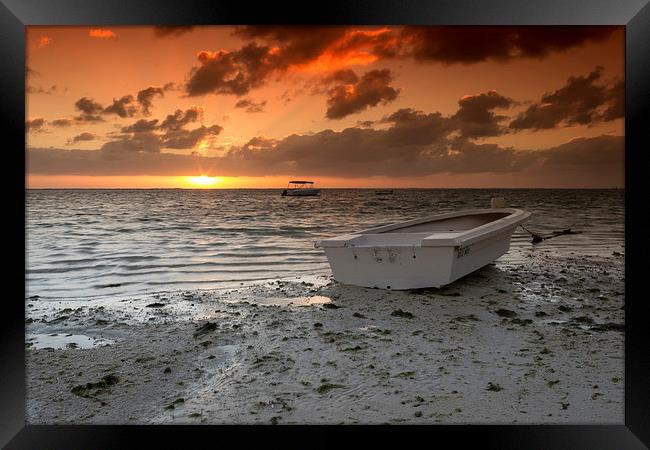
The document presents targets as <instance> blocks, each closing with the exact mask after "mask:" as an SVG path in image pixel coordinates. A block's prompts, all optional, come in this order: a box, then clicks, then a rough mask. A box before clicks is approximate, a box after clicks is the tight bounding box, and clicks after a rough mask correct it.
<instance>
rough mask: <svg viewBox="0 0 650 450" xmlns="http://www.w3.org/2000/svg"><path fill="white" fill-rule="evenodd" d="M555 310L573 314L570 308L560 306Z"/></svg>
mask: <svg viewBox="0 0 650 450" xmlns="http://www.w3.org/2000/svg"><path fill="white" fill-rule="evenodd" d="M557 309H558V310H559V311H562V312H573V308H571V307H570V306H564V305H560V306H558V307H557Z"/></svg>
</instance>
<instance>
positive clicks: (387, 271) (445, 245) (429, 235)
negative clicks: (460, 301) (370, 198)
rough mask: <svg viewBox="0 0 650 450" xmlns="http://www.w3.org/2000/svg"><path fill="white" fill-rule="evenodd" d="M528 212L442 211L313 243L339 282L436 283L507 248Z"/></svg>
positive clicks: (425, 285) (383, 286)
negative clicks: (320, 249) (434, 214)
mask: <svg viewBox="0 0 650 450" xmlns="http://www.w3.org/2000/svg"><path fill="white" fill-rule="evenodd" d="M529 215H530V213H527V212H525V211H521V210H513V209H493V210H476V211H468V212H461V213H446V214H442V215H439V216H434V217H430V218H425V219H416V220H412V221H408V222H403V223H398V224H391V225H385V226H382V227H379V228H374V229H370V230H364V231H361V232H358V233H353V234H348V235H342V236H337V237H333V238H328V239H324V240H322V241H319V242H317V243H316V246H317V247H320V248H323V250H324V251H325V255H326V256H327V260H328V262H329V264H330V267H331V269H332V274H333V276H334V279H335V280H336V281H338V282H340V283H343V284H352V285H356V286H364V287H369V288H381V289H395V290H405V289H420V288H429V287H436V288H438V287H441V286H444V285H446V284H449V283H452V282H454V281H456V280H458V279H459V278H462V277H464V276H466V275H468V274H470V273H472V272H474V271H475V270H478V269H480V268H481V267H484V266H485V265H487V264H490V263H491V262H492V261H494V260H495V259H497V258H499V257H501V256H502V255H503V254H505V253H506V252H508V250H509V249H510V240H511V238H512V234H513V233H514V231H515V229H516V227H517V226H518V225H519V224H520V223H521V222H523V221H524V220H525V219H526V218H527V217H528V216H529ZM450 228H451V229H450Z"/></svg>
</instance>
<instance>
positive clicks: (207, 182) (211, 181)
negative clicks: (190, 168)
mask: <svg viewBox="0 0 650 450" xmlns="http://www.w3.org/2000/svg"><path fill="white" fill-rule="evenodd" d="M186 181H187V182H188V183H189V184H190V185H192V186H198V187H212V186H215V185H218V184H221V183H222V182H223V178H221V177H209V176H207V175H201V176H198V177H187V178H186Z"/></svg>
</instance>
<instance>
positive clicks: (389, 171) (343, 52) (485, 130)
mask: <svg viewBox="0 0 650 450" xmlns="http://www.w3.org/2000/svg"><path fill="white" fill-rule="evenodd" d="M26 73H27V79H26V89H27V92H26V104H27V117H26V118H25V121H26V122H25V124H26V146H27V150H26V152H27V174H26V176H27V186H28V187H30V188H40V187H52V188H54V187H105V188H110V187H119V188H128V187H212V188H240V187H241V188H256V187H285V186H286V184H287V181H289V180H291V179H296V178H299V179H311V180H314V181H316V182H317V183H318V185H319V186H320V187H389V186H390V187H608V188H609V187H623V186H624V170H623V162H624V138H623V136H624V118H623V116H624V28H623V27H395V26H373V27H279V26H278V27H245V26H242V27H232V26H200V27H199V26H197V27H173V28H172V27H151V26H137V27H108V26H101V27H28V28H27V70H26Z"/></svg>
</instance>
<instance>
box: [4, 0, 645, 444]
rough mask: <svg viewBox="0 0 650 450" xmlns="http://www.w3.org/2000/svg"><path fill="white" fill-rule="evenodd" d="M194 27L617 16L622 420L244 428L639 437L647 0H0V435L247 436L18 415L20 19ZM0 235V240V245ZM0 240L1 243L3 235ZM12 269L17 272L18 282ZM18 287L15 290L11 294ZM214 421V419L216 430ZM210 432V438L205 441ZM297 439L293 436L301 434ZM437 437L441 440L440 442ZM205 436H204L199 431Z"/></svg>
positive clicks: (94, 439)
mask: <svg viewBox="0 0 650 450" xmlns="http://www.w3.org/2000/svg"><path fill="white" fill-rule="evenodd" d="M190 24H194V25H200V24H276V25H277V24H282V25H284V24H286V25H288V24H355V25H364V24H368V25H371V24H373V25H377V24H386V25H390V24H395V25H402V24H420V25H623V26H625V30H626V32H625V36H626V43H625V49H626V55H625V57H626V58H625V64H626V66H625V72H626V76H625V91H626V115H625V162H626V163H625V185H626V189H625V242H626V252H625V253H626V256H625V268H626V271H625V285H626V298H628V299H630V301H628V302H626V306H625V308H626V324H625V326H626V331H625V423H624V425H623V424H622V425H619V426H603V425H589V426H587V425H579V426H578V425H552V426H551V425H546V426H532V425H498V426H497V425H494V426H472V425H468V426H446V425H435V426H423V427H420V426H418V427H372V429H369V428H371V427H368V426H356V427H343V428H339V429H337V430H336V431H337V433H336V434H339V435H337V436H335V435H334V434H333V433H332V432H331V429H330V428H329V427H324V426H317V427H308V426H295V427H291V426H283V427H268V426H266V427H262V426H261V427H255V434H256V435H257V436H258V437H259V436H261V437H263V438H264V437H267V436H268V437H271V436H269V435H271V434H273V435H275V434H276V433H278V432H279V433H283V434H290V435H291V437H296V438H299V439H300V441H297V442H302V444H303V445H312V444H313V443H316V444H320V445H322V444H324V443H326V442H328V441H329V442H332V443H333V442H335V441H337V440H340V439H342V438H345V436H341V435H340V434H343V435H348V434H351V433H355V434H356V433H358V432H360V431H361V432H368V431H370V432H371V434H372V436H373V437H374V438H376V439H383V438H384V437H386V436H388V435H392V434H394V433H396V432H401V434H402V433H403V434H405V435H406V434H408V435H409V436H410V435H412V434H413V433H415V432H417V433H416V434H417V435H419V436H420V437H425V436H423V435H426V439H427V440H428V441H429V442H430V443H432V444H433V443H439V442H444V441H452V442H454V447H458V446H461V447H462V445H463V444H464V443H467V442H470V441H473V442H480V445H481V447H482V448H500V449H506V448H529V449H537V448H539V449H560V448H567V449H568V448H570V449H578V448H589V449H595V448H603V449H610V448H611V449H635V448H644V447H646V446H650V427H649V426H648V424H650V389H649V386H650V382H649V380H650V371H649V368H650V351H648V349H647V347H646V345H647V344H648V342H650V339H648V329H649V327H648V326H647V317H648V315H647V314H646V311H647V306H646V304H647V299H646V298H645V296H644V295H643V294H644V293H643V289H642V288H643V285H642V282H643V277H644V275H643V272H642V271H643V270H644V266H645V264H644V263H643V254H644V251H645V250H646V249H647V248H648V237H647V232H646V225H647V224H648V221H647V220H646V219H645V216H646V214H645V211H644V206H645V205H646V201H645V194H644V192H645V187H646V186H647V181H646V179H647V178H648V177H647V176H644V174H643V171H644V170H647V168H648V167H650V165H648V164H647V162H648V156H647V153H648V148H647V147H648V143H650V126H649V125H648V120H649V119H650V106H649V104H650V5H648V0H625V1H617V2H612V1H608V0H593V1H588V0H570V1H569V0H535V1H526V2H523V1H520V0H491V1H481V0H456V1H451V0H445V1H416V0H406V1H405V0H402V1H399V2H394V1H389V0H375V1H371V0H356V1H350V0H348V1H345V0H328V1H327V2H322V3H313V4H312V3H309V4H307V3H305V4H292V3H288V2H287V3H284V4H278V3H277V2H264V3H260V4H256V3H253V4H251V3H248V2H241V1H239V2H238V1H233V0H219V1H212V2H208V1H200V0H184V1H182V2H181V1H173V0H164V1H163V0H130V1H128V2H126V1H118V0H110V1H108V0H104V1H100V0H93V1H90V0H41V1H37V0H0V62H1V64H2V71H1V73H2V76H1V77H0V99H1V101H0V115H1V116H2V123H3V125H4V127H3V128H4V129H5V134H4V137H5V139H4V142H3V144H4V145H3V147H4V148H3V150H4V151H3V156H4V158H5V160H6V162H7V167H6V170H5V173H4V176H3V180H4V181H5V182H6V184H7V190H8V192H9V193H8V194H5V195H6V197H5V198H4V200H5V202H4V203H5V208H4V211H5V215H6V224H5V225H6V227H7V233H8V235H6V239H7V242H8V243H10V244H12V245H11V251H10V253H9V254H8V255H7V256H6V257H5V263H6V264H5V265H4V266H5V277H6V278H5V280H6V282H8V284H9V285H10V287H11V290H10V291H9V292H10V295H7V296H6V297H5V298H4V300H3V304H2V311H3V313H2V317H3V318H4V320H3V323H2V326H1V327H0V336H1V338H0V346H1V347H0V348H1V349H2V353H1V356H2V364H0V380H2V381H1V383H0V405H2V407H1V408H0V444H2V445H5V446H6V448H10V449H13V448H66V449H72V448H84V449H87V448H95V449H96V448H123V447H131V446H133V445H134V443H136V442H137V441H138V439H146V441H142V442H146V443H147V445H146V447H153V446H156V447H158V448H162V447H168V446H170V445H173V444H176V443H180V442H182V443H183V447H188V446H189V445H188V442H191V441H192V440H194V439H197V438H199V439H209V440H210V441H212V442H213V443H214V444H218V443H222V442H225V441H224V439H225V436H226V435H227V436H229V437H234V435H237V436H239V439H242V440H245V441H248V440H249V439H250V438H251V436H252V435H251V434H249V433H248V428H246V427H243V426H227V427H216V426H206V425H200V426H150V427H146V426H30V425H25V341H24V332H25V329H24V323H25V311H24V303H23V302H22V301H21V300H20V299H24V298H25V297H24V295H25V285H24V278H25V245H24V242H25V220H24V218H25V176H24V171H25V153H23V152H22V150H21V149H22V148H24V147H25V141H24V137H25V135H24V117H25V97H24V93H25V26H28V25H190ZM7 242H6V243H5V244H7ZM6 247H8V246H7V245H6ZM6 247H5V248H6ZM21 279H22V280H23V281H21ZM21 296H22V297H21ZM216 428H219V429H216ZM214 438H218V440H216V441H214V440H213V439H214ZM303 439H305V440H303ZM441 439H442V441H441ZM208 442H209V441H208Z"/></svg>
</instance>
